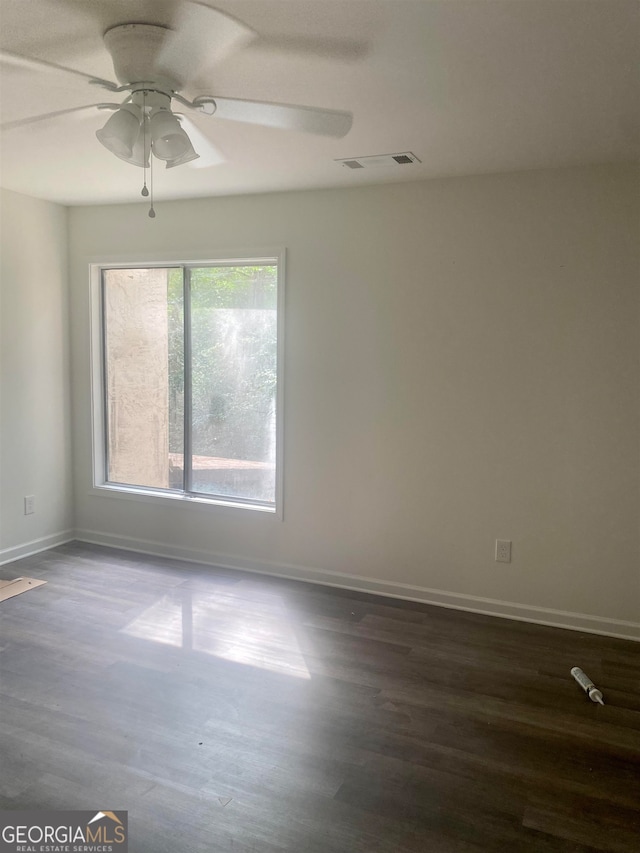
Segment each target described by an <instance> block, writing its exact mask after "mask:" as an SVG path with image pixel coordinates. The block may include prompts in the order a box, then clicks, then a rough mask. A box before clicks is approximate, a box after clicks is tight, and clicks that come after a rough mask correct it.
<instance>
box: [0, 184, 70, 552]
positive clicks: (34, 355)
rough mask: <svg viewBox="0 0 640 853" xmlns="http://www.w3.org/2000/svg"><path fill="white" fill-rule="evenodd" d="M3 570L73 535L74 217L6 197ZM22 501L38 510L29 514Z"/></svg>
mask: <svg viewBox="0 0 640 853" xmlns="http://www.w3.org/2000/svg"><path fill="white" fill-rule="evenodd" d="M1 193H2V194H1V200H0V204H1V207H0V213H1V231H0V236H1V252H2V258H1V259H2V267H1V271H0V511H1V514H0V562H4V561H7V560H11V559H15V558H16V557H19V556H21V555H22V554H24V553H27V552H28V551H30V550H33V549H37V548H40V547H43V546H45V545H50V544H54V543H55V542H57V541H59V540H60V539H61V538H68V537H69V536H71V535H72V528H73V526H74V519H73V494H72V487H73V482H72V473H71V403H70V381H69V368H70V362H69V350H70V347H69V302H68V298H69V283H68V278H69V277H68V263H67V210H66V208H64V207H61V206H60V205H56V204H51V203H49V202H45V201H39V200H38V199H34V198H29V197H27V196H23V195H19V194H18V193H14V192H9V191H8V190H2V191H1ZM25 495H33V496H34V497H35V508H36V511H35V513H34V514H33V515H29V516H25V515H24V503H23V499H24V496H25Z"/></svg>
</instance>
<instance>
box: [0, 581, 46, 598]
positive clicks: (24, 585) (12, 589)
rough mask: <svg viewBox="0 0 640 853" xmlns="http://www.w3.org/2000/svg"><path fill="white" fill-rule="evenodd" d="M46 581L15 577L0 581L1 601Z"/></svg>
mask: <svg viewBox="0 0 640 853" xmlns="http://www.w3.org/2000/svg"><path fill="white" fill-rule="evenodd" d="M45 583H46V581H40V580H37V578H14V579H13V580H10V581H0V601H6V599H7V598H13V597H14V595H20V593H21V592H26V591H27V590H28V589H35V588H36V587H37V586H42V585H43V584H45Z"/></svg>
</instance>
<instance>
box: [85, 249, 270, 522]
mask: <svg viewBox="0 0 640 853" xmlns="http://www.w3.org/2000/svg"><path fill="white" fill-rule="evenodd" d="M99 272H100V282H99V290H100V299H99V303H100V315H101V316H100V321H101V324H100V332H101V334H100V341H101V359H100V360H101V369H102V379H103V381H102V383H101V384H102V395H101V396H102V412H101V419H102V431H101V434H102V439H103V441H102V442H101V443H102V445H103V460H102V464H103V467H101V466H97V467H98V468H99V469H101V470H100V474H101V476H98V479H97V484H98V485H103V486H105V487H109V488H115V489H119V490H122V491H126V492H136V493H144V494H147V495H148V494H154V495H158V496H173V497H183V498H196V499H201V500H208V501H213V502H217V503H219V502H223V503H232V504H234V505H238V504H240V505H245V506H251V507H255V508H260V509H266V510H269V509H271V510H274V509H275V508H276V505H277V501H278V499H279V494H278V492H279V486H278V484H279V476H278V474H279V466H280V459H279V455H280V454H279V452H278V436H279V433H280V430H279V423H278V421H279V408H280V407H279V400H280V398H281V394H280V393H279V389H278V337H279V335H278V314H279V312H278V307H279V291H281V287H279V278H280V276H279V273H280V263H279V260H278V258H260V259H243V260H228V261H216V262H208V263H200V264H177V265H169V264H168V265H166V266H145V267H139V266H133V265H132V266H129V267H123V266H118V267H113V266H110V267H106V266H102V267H100V268H99Z"/></svg>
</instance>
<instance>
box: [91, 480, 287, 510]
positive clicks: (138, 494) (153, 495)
mask: <svg viewBox="0 0 640 853" xmlns="http://www.w3.org/2000/svg"><path fill="white" fill-rule="evenodd" d="M89 494H90V495H95V496H96V497H110V498H124V499H125V500H132V501H139V502H141V503H151V504H156V505H157V506H161V505H163V504H165V505H166V502H167V501H172V502H176V503H178V504H183V505H185V504H195V505H197V506H203V507H226V508H227V509H243V510H247V509H248V510H253V511H254V512H262V513H267V514H268V515H275V516H277V517H278V518H282V515H281V513H279V512H278V509H277V508H276V507H274V506H265V505H264V504H256V503H250V502H248V503H245V502H244V501H233V500H222V499H221V498H215V497H211V498H207V497H203V496H202V495H197V496H196V495H183V494H175V493H172V492H163V491H160V490H157V491H156V490H155V489H140V488H128V487H127V486H120V485H118V486H114V485H110V484H108V483H105V484H104V485H100V486H93V487H92V488H91V489H89Z"/></svg>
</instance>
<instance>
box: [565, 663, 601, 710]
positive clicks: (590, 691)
mask: <svg viewBox="0 0 640 853" xmlns="http://www.w3.org/2000/svg"><path fill="white" fill-rule="evenodd" d="M571 675H572V676H573V677H574V678H575V680H576V681H577V682H578V684H579V685H580V687H582V689H583V690H584V692H585V693H586V694H587V696H588V697H589V699H591V701H592V702H599V703H600V704H601V705H604V701H603V699H602V692H601V691H600V690H598V688H597V687H596V686H595V684H594V683H593V681H591V679H590V678H589V676H588V675H586V674H585V673H584V672H583V671H582V670H581V669H580V667H579V666H574V667H573V669H572V670H571Z"/></svg>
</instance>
